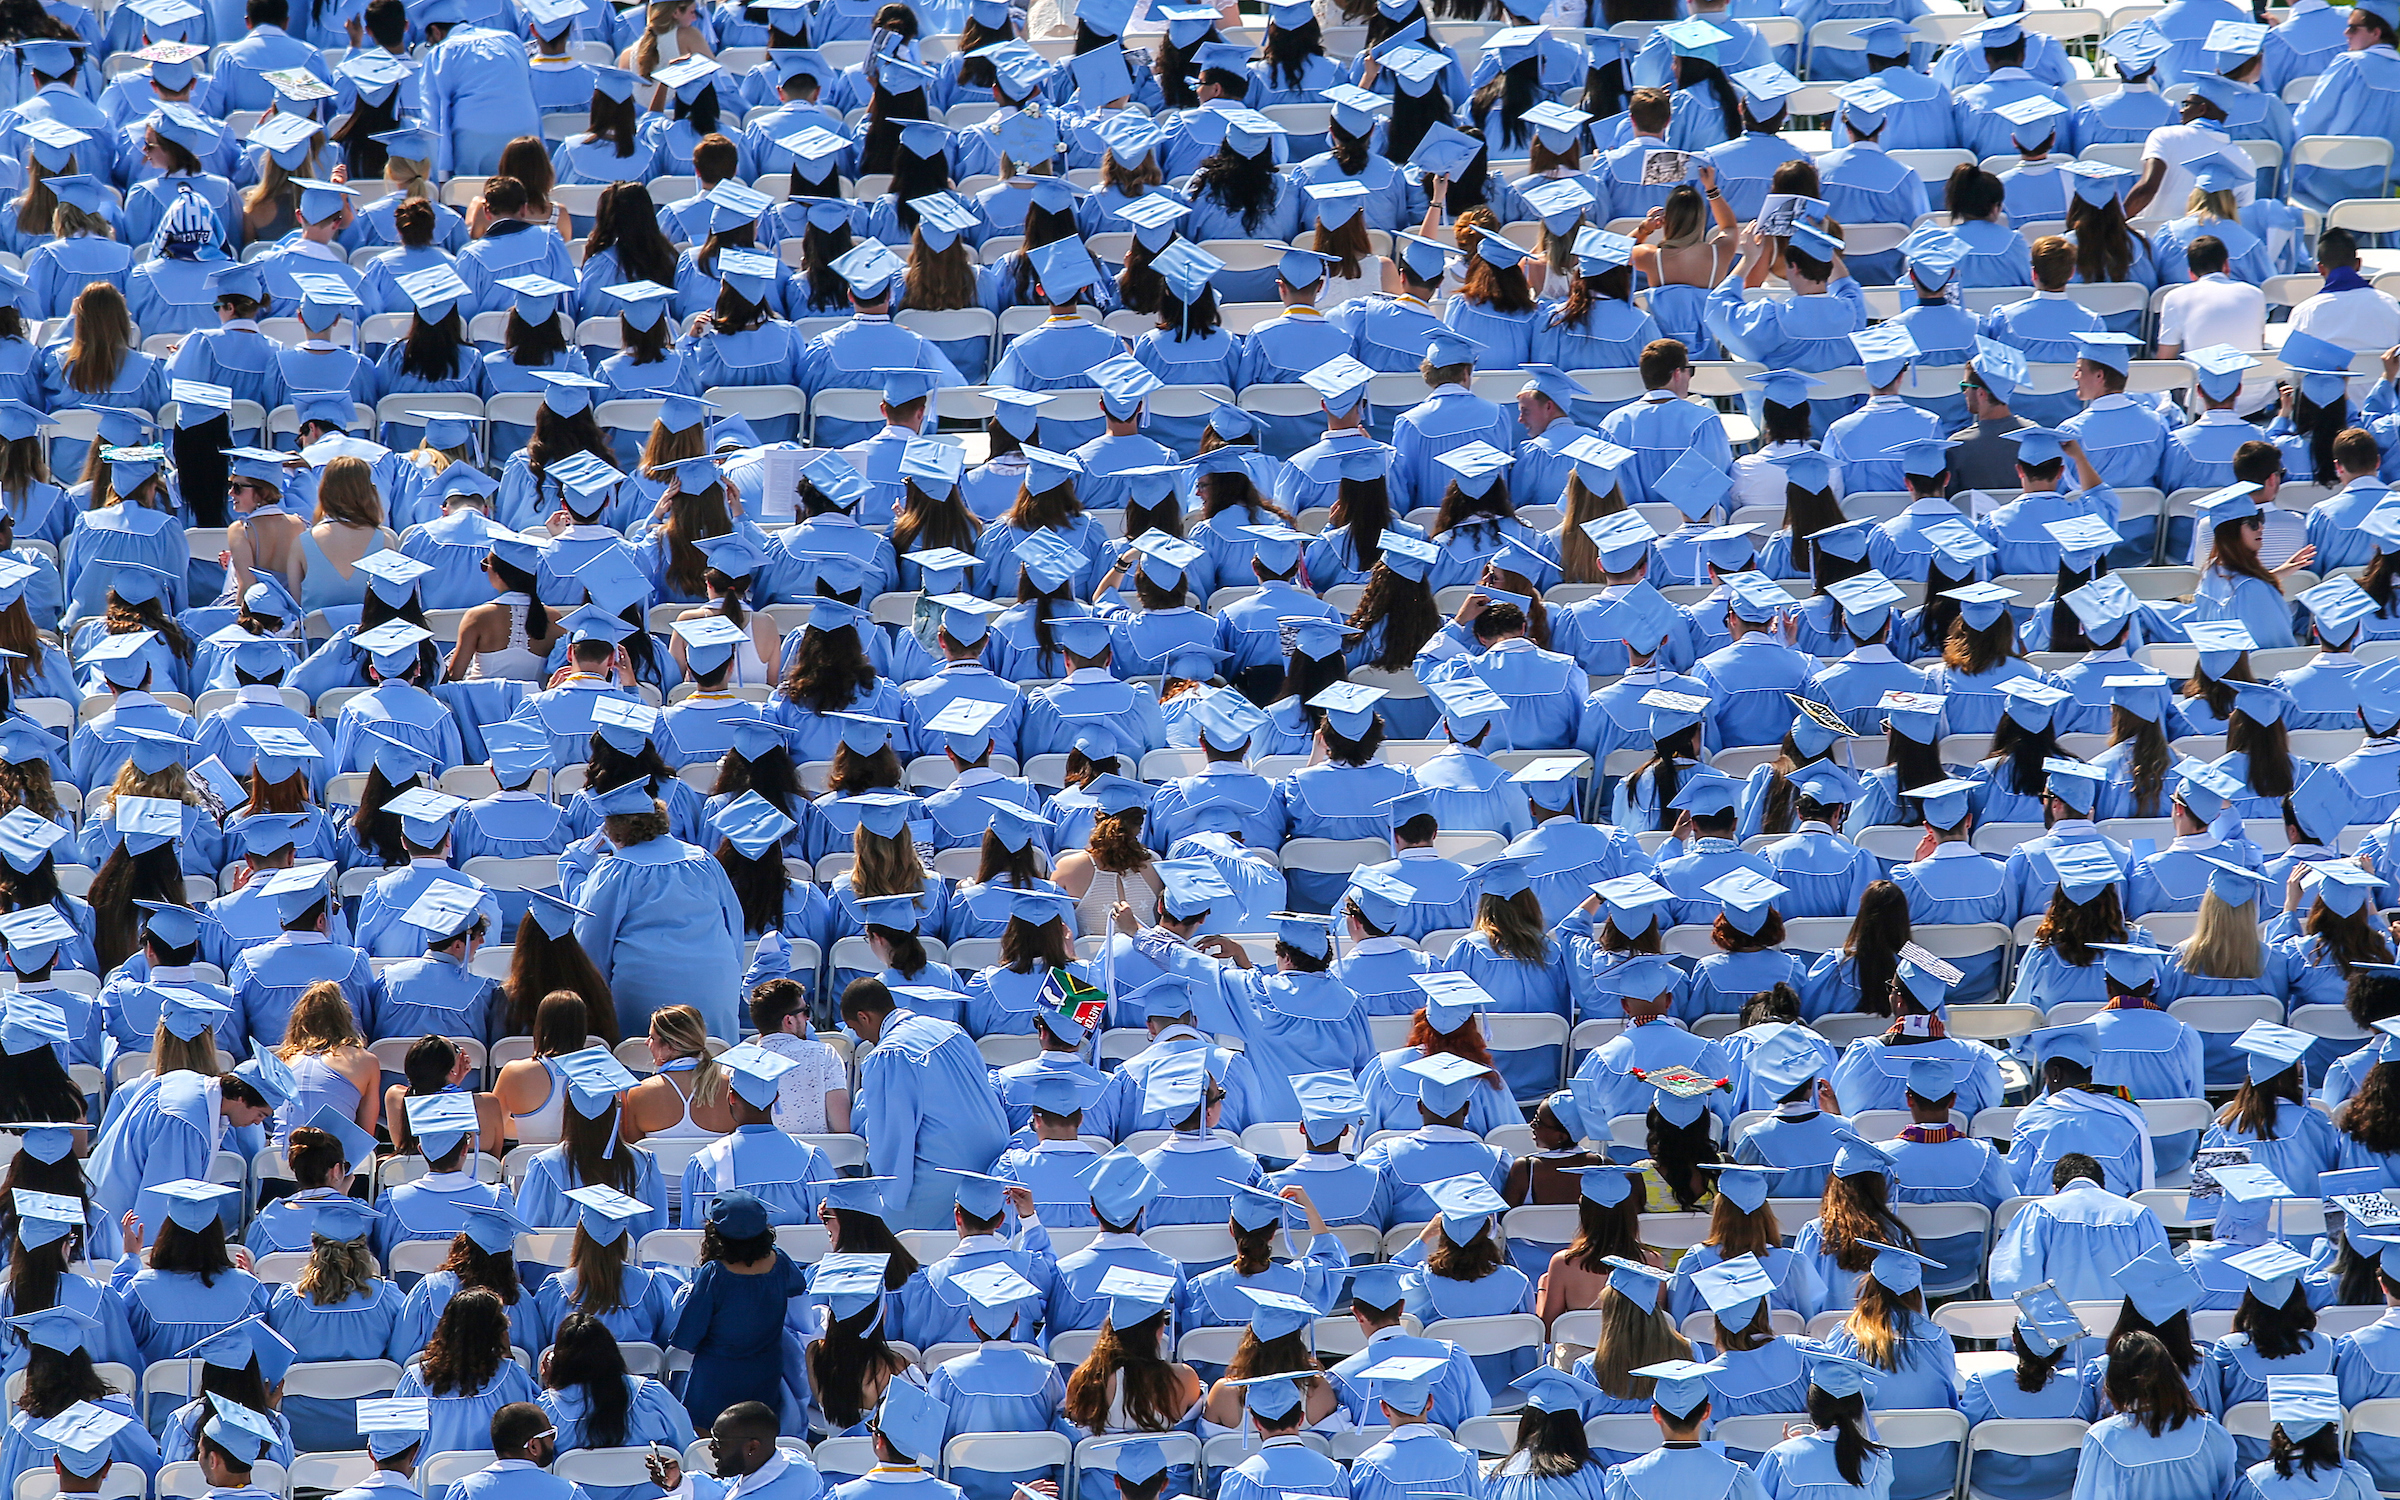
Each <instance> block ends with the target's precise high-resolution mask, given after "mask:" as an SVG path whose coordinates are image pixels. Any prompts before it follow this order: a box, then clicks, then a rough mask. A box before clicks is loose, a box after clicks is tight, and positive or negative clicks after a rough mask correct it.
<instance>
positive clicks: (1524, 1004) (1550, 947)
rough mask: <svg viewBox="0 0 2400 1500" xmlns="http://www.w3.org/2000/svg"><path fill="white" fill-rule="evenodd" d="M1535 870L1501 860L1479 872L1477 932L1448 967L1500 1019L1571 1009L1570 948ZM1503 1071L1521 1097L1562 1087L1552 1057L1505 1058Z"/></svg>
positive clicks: (1462, 942) (1458, 947)
mask: <svg viewBox="0 0 2400 1500" xmlns="http://www.w3.org/2000/svg"><path fill="white" fill-rule="evenodd" d="M1530 869H1531V867H1530V862H1529V861H1526V860H1522V859H1495V860H1489V861H1486V862H1485V863H1484V864H1483V866H1482V867H1481V868H1480V869H1478V870H1477V871H1476V872H1475V873H1476V876H1477V877H1478V878H1479V880H1480V884H1481V889H1482V894H1481V895H1479V896H1478V897H1477V898H1476V902H1475V921H1474V925H1473V926H1472V927H1470V928H1469V929H1468V931H1467V933H1466V935H1465V936H1463V937H1461V938H1459V939H1458V940H1457V941H1456V942H1454V943H1452V944H1451V945H1450V951H1449V952H1448V953H1447V954H1445V955H1444V956H1443V958H1442V967H1443V968H1445V969H1448V970H1450V971H1451V972H1453V973H1460V974H1465V975H1467V976H1469V977H1470V978H1472V979H1473V980H1474V981H1475V982H1476V983H1477V984H1478V985H1481V986H1482V987H1483V989H1484V991H1485V993H1487V994H1489V995H1490V996H1491V997H1492V999H1493V1001H1494V1004H1493V1006H1492V1009H1493V1012H1494V1013H1495V1014H1502V1015H1507V1014H1537V1013H1538V1014H1551V1015H1565V1014H1567V1013H1569V1011H1570V1009H1571V1005H1570V1002H1569V999H1568V989H1569V979H1570V975H1569V968H1570V965H1569V964H1568V961H1567V947H1566V944H1565V943H1563V942H1561V941H1560V940H1559V939H1558V938H1556V937H1554V936H1552V935H1551V933H1550V924H1549V922H1548V920H1547V919H1545V918H1544V916H1543V915H1542V903H1541V898H1540V897H1538V896H1536V895H1535V894H1534V892H1533V881H1532V876H1531V873H1530ZM1497 1066H1498V1067H1499V1069H1500V1072H1501V1076H1502V1077H1504V1078H1505V1079H1507V1081H1508V1085H1509V1087H1510V1088H1511V1089H1512V1090H1513V1091H1515V1092H1516V1093H1519V1094H1525V1093H1533V1094H1535V1095H1537V1096H1538V1095H1539V1094H1540V1093H1542V1092H1544V1091H1546V1087H1547V1086H1548V1085H1555V1084H1556V1082H1557V1080H1558V1074H1557V1067H1558V1060H1557V1057H1556V1055H1555V1054H1554V1053H1552V1052H1551V1051H1549V1050H1548V1049H1536V1050H1534V1051H1531V1052H1505V1053H1502V1054H1500V1056H1499V1058H1498V1060H1497ZM1545 1079H1546V1080H1548V1085H1545V1083H1544V1082H1543V1081H1542V1080H1545Z"/></svg>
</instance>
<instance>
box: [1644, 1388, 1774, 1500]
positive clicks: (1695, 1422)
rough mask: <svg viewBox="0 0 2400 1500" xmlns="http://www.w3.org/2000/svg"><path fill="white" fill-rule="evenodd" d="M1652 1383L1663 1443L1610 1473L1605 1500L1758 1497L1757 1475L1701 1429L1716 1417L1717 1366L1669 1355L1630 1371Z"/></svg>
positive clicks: (1747, 1499)
mask: <svg viewBox="0 0 2400 1500" xmlns="http://www.w3.org/2000/svg"><path fill="white" fill-rule="evenodd" d="M1633 1373H1634V1374H1636V1375H1638V1376H1642V1377H1644V1378H1646V1379H1648V1380H1650V1381H1652V1382H1653V1384H1652V1385H1651V1388H1650V1407H1651V1415H1652V1417H1653V1418H1654V1419H1655V1420H1656V1421H1657V1423H1658V1430H1659V1433H1660V1435H1661V1436H1662V1437H1663V1438H1664V1441H1663V1442H1661V1443H1660V1444H1659V1446H1658V1447H1657V1448H1655V1449H1653V1450H1651V1451H1650V1452H1648V1453H1645V1454H1643V1455H1642V1456H1641V1457H1639V1458H1635V1459H1632V1460H1630V1461H1629V1462H1626V1463H1624V1464H1620V1465H1618V1466H1617V1467H1615V1468H1612V1469H1610V1470H1609V1471H1608V1475H1607V1481H1606V1486H1607V1487H1606V1490H1605V1494H1606V1495H1607V1496H1608V1497H1609V1500H1621V1497H1625V1496H1635V1497H1640V1500H1653V1497H1656V1500H1664V1497H1666V1496H1670V1495H1699V1494H1710V1493H1715V1494H1718V1495H1720V1496H1721V1500H1762V1497H1763V1496H1764V1495H1765V1494H1766V1491H1765V1490H1763V1489H1761V1488H1760V1487H1759V1482H1758V1473H1757V1471H1756V1470H1754V1469H1752V1468H1751V1467H1750V1466H1749V1465H1748V1464H1746V1463H1743V1462H1742V1461H1741V1460H1740V1459H1738V1458H1736V1457H1734V1456H1733V1455H1732V1454H1730V1453H1728V1452H1726V1451H1725V1449H1724V1446H1723V1445H1722V1444H1718V1443H1704V1442H1702V1441H1701V1436H1700V1435H1701V1433H1702V1432H1704V1431H1706V1430H1707V1427H1708V1423H1709V1420H1710V1419H1711V1418H1712V1417H1714V1416H1716V1415H1717V1409H1716V1401H1715V1397H1716V1386H1715V1377H1716V1376H1717V1375H1719V1374H1721V1373H1722V1371H1721V1369H1720V1367H1719V1366H1717V1365H1716V1364H1714V1363H1713V1362H1712V1363H1710V1364H1694V1363H1693V1362H1692V1361H1690V1360H1688V1359H1671V1360H1666V1361H1663V1362H1661V1363H1659V1364H1654V1365H1643V1366H1642V1367H1640V1368H1639V1369H1637V1370H1635V1371H1634V1372H1633Z"/></svg>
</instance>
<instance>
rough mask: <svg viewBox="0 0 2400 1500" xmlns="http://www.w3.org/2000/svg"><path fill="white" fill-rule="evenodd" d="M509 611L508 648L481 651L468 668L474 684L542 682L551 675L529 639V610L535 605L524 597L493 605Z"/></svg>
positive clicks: (508, 597) (504, 597)
mask: <svg viewBox="0 0 2400 1500" xmlns="http://www.w3.org/2000/svg"><path fill="white" fill-rule="evenodd" d="M492 602H493V603H495V604H498V605H501V606H502V607H504V608H505V609H507V611H508V644H507V645H506V646H503V647H501V648H500V649H499V650H497V651H478V652H476V653H475V660H474V661H472V662H470V663H468V665H467V677H468V678H469V680H471V681H495V680H506V681H512V682H540V681H541V680H542V679H543V678H544V677H547V676H548V675H549V673H548V671H547V670H546V668H547V666H548V663H547V662H546V661H545V660H544V659H543V658H542V657H540V656H538V655H536V654H535V653H534V651H533V647H532V643H531V642H530V641H529V640H527V638H526V635H525V607H526V606H527V605H529V604H531V603H532V602H533V601H532V600H531V599H529V598H527V597H526V596H525V595H523V594H502V595H501V596H500V597H499V598H497V599H495V600H493V601H492Z"/></svg>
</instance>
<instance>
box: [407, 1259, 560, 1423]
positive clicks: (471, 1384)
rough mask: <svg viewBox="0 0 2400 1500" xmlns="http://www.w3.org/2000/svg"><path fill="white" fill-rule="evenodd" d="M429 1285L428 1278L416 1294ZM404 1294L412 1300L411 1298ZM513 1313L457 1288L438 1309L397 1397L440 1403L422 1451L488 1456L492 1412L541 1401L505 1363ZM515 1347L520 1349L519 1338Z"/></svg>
mask: <svg viewBox="0 0 2400 1500" xmlns="http://www.w3.org/2000/svg"><path fill="white" fill-rule="evenodd" d="M461 1238H462V1239H464V1236H463V1235H462V1236H461ZM512 1270H513V1267H512ZM439 1274H440V1273H439V1272H436V1273H435V1275H439ZM432 1281H433V1277H430V1276H429V1277H427V1278H426V1279H425V1281H424V1282H420V1283H419V1284H418V1290H419V1291H422V1290H423V1289H424V1287H425V1286H427V1285H430V1284H431V1283H432ZM410 1295H411V1298H412V1300H413V1299H414V1297H415V1293H411V1294H410ZM513 1314H514V1308H513V1307H511V1306H508V1305H505V1304H503V1302H502V1301H501V1296H500V1293H498V1292H496V1291H494V1290H493V1289H492V1288H491V1287H489V1286H485V1285H475V1286H467V1287H464V1288H462V1289H461V1290H460V1291H459V1292H458V1293H457V1295H455V1296H453V1297H451V1298H450V1300H449V1302H448V1304H447V1305H445V1306H444V1307H443V1308H442V1310H441V1319H440V1321H439V1322H438V1323H436V1324H435V1325H434V1327H433V1330H432V1334H431V1336H430V1337H427V1338H424V1339H423V1342H422V1344H421V1347H422V1348H423V1349H424V1351H425V1354H424V1358H423V1359H422V1360H420V1361H419V1362H417V1363H416V1364H413V1365H411V1366H410V1367H409V1368H408V1370H407V1371H406V1373H404V1374H402V1375H401V1377H400V1388H399V1390H398V1391H397V1392H396V1393H395V1394H396V1395H398V1396H399V1397H400V1398H401V1399H402V1400H406V1399H408V1398H410V1397H412V1396H415V1397H441V1398H444V1399H441V1400H436V1401H433V1402H432V1414H431V1416H430V1417H429V1418H428V1419H427V1426H426V1433H425V1441H424V1447H425V1449H426V1451H428V1452H436V1451H438V1452H451V1451H457V1452H461V1453H487V1452H490V1451H491V1446H492V1436H491V1432H492V1416H493V1414H494V1413H496V1412H498V1411H499V1410H500V1408H501V1407H503V1406H507V1405H510V1404H511V1403H514V1402H519V1401H524V1402H538V1401H540V1399H541V1390H540V1388H539V1387H537V1386H535V1385H534V1383H533V1377H532V1376H530V1375H528V1374H526V1373H525V1370H524V1367H523V1366H521V1365H519V1364H518V1363H517V1362H516V1361H515V1360H513V1359H511V1358H509V1352H508V1351H509V1346H510V1343H511V1342H512V1338H511V1334H510V1328H511V1324H512V1321H513ZM515 1342H516V1343H518V1344H519V1345H520V1346H521V1345H522V1343H523V1340H522V1339H517V1340H515Z"/></svg>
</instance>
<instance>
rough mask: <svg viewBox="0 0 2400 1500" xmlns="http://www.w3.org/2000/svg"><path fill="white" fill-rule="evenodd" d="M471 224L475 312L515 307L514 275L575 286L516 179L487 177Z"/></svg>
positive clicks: (463, 260) (467, 264)
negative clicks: (509, 281) (511, 286)
mask: <svg viewBox="0 0 2400 1500" xmlns="http://www.w3.org/2000/svg"><path fill="white" fill-rule="evenodd" d="M467 228H468V230H469V231H470V232H471V233H473V234H474V236H475V238H474V239H473V240H472V241H470V242H469V243H468V245H467V248H466V249H465V250H463V251H461V252H460V253H459V257H458V274H459V279H461V280H462V281H464V282H466V284H467V286H468V287H469V289H470V290H471V291H472V292H473V296H472V297H471V298H469V299H468V301H467V307H466V311H467V312H468V313H469V314H470V315H472V314H474V313H486V312H500V311H504V310H506V309H507V308H508V307H510V306H511V304H512V302H513V301H514V294H513V293H512V292H510V290H509V289H508V288H507V287H504V286H502V285H500V283H501V282H502V281H504V280H507V279H509V278H511V277H517V276H542V277H547V278H548V279H549V280H551V281H554V282H558V283H560V284H562V285H565V286H573V285H575V261H574V258H573V257H572V256H570V255H568V254H567V246H566V242H565V241H564V240H561V239H560V238H559V237H558V231H557V229H555V228H553V227H552V225H551V222H550V214H549V212H548V210H547V209H546V208H545V207H544V206H543V205H541V204H538V203H536V202H534V201H533V194H532V193H531V192H530V191H529V190H527V188H526V186H525V184H524V183H522V182H519V181H518V180H517V179H515V178H514V177H492V178H487V179H485V181H484V184H483V196H482V197H481V198H479V199H477V200H476V206H475V207H474V208H472V209H470V210H468V213H467ZM561 316H563V314H562V315H561ZM569 597H573V596H572V595H570V596H569Z"/></svg>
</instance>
